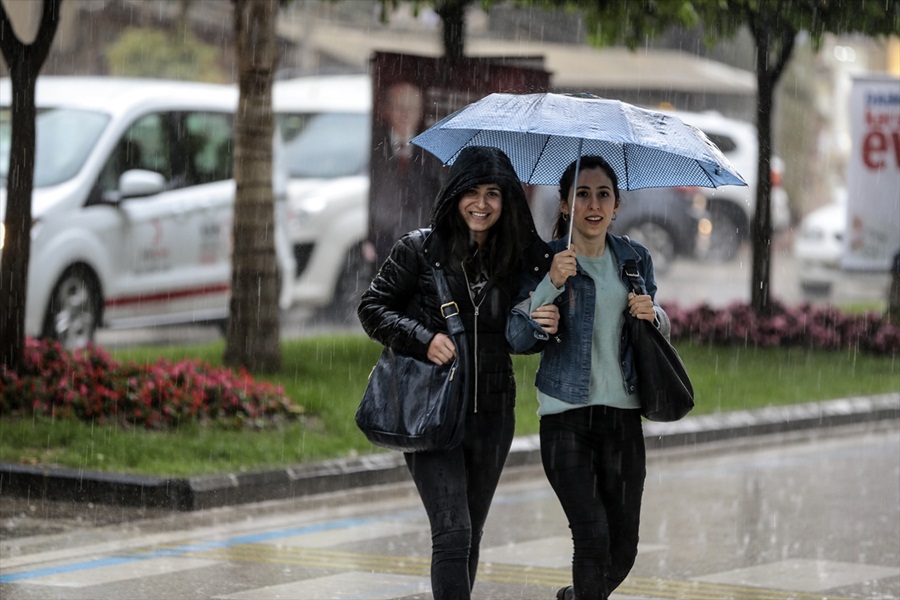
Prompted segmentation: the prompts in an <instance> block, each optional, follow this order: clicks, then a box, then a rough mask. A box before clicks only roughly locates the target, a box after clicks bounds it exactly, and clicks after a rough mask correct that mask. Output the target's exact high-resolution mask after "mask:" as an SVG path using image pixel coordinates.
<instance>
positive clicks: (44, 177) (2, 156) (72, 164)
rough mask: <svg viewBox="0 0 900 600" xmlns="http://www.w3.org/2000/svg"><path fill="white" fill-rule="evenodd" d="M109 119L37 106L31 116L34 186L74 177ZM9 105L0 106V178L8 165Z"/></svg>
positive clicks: (90, 112)
mask: <svg viewBox="0 0 900 600" xmlns="http://www.w3.org/2000/svg"><path fill="white" fill-rule="evenodd" d="M107 123H109V115H106V114H104V113H99V112H93V111H86V110H71V109H55V108H53V109H39V110H38V112H37V115H36V119H35V153H36V154H35V161H34V187H46V186H51V185H57V184H59V183H62V182H63V181H68V180H69V179H71V178H72V177H74V176H75V175H76V174H77V173H78V171H80V170H81V167H82V166H83V165H84V163H85V161H86V160H87V158H88V157H89V156H90V155H91V150H92V149H93V147H94V145H95V144H96V143H97V140H98V139H99V138H100V134H102V133H103V130H104V128H105V127H106V125H107ZM11 135H12V109H11V108H10V107H8V106H4V107H2V108H0V181H6V176H7V170H8V169H9V152H10V136H11Z"/></svg>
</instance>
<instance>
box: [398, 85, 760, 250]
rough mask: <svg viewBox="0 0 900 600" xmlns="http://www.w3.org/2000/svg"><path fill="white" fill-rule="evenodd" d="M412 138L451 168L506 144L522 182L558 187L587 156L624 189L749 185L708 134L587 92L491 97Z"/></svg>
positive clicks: (570, 237) (502, 147) (672, 117)
mask: <svg viewBox="0 0 900 600" xmlns="http://www.w3.org/2000/svg"><path fill="white" fill-rule="evenodd" d="M411 142H412V143H413V144H416V145H417V146H421V147H422V148H425V149H426V150H428V151H429V152H431V153H432V154H434V155H435V156H437V157H438V158H439V159H440V160H441V161H442V162H443V163H444V164H446V165H451V164H453V162H454V161H455V160H456V157H457V156H459V153H460V151H461V150H462V149H463V148H465V147H467V146H493V147H495V148H500V149H501V150H503V151H504V152H505V153H506V154H507V155H508V156H509V159H510V160H511V161H512V164H513V167H514V168H515V170H516V173H517V175H518V176H519V179H520V180H521V181H522V182H524V183H529V184H536V185H557V184H558V183H559V178H560V175H562V172H563V170H564V169H565V168H566V167H567V166H568V165H569V164H570V163H571V162H572V161H573V160H576V159H578V160H580V158H581V157H582V156H587V155H597V156H602V157H603V158H605V159H606V161H607V162H608V163H609V164H610V166H611V167H612V168H613V170H614V171H615V172H616V176H617V177H618V180H619V188H620V189H623V190H636V189H640V188H649V187H669V186H699V187H718V186H720V185H747V183H746V182H745V181H744V179H743V178H742V177H741V176H740V174H738V172H737V171H736V170H735V168H734V167H733V166H732V165H731V163H730V162H729V160H728V159H727V158H726V157H725V155H724V154H722V151H721V150H719V148H718V147H717V146H716V145H715V144H713V143H712V142H711V141H710V140H709V138H707V137H706V135H705V134H704V133H703V132H702V131H700V130H699V129H697V128H695V127H692V126H690V125H688V124H686V123H684V122H683V121H682V120H681V119H679V118H678V117H676V116H674V115H669V114H666V113H664V112H659V111H653V110H647V109H643V108H639V107H637V106H634V105H631V104H627V103H625V102H621V101H619V100H609V99H606V98H599V97H596V96H590V95H587V94H582V95H567V94H552V93H544V94H490V95H489V96H485V97H484V98H482V99H481V100H478V101H477V102H473V103H472V104H469V105H468V106H465V107H463V108H461V109H460V110H458V111H456V112H455V113H453V114H451V115H449V116H447V117H445V118H444V119H442V120H440V121H439V122H437V123H435V124H434V125H432V126H431V127H429V128H428V129H427V130H425V131H423V132H422V133H420V134H419V135H417V136H416V137H414V138H413V139H412V140H411ZM578 166H579V163H576V168H575V179H576V181H577V180H578ZM574 188H575V186H573V193H574ZM571 239H572V233H571V222H570V230H569V242H570V243H571Z"/></svg>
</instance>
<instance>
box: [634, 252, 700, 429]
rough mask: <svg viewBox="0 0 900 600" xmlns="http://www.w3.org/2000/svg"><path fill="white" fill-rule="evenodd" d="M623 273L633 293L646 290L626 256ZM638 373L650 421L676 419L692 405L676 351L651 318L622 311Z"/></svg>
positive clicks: (643, 408) (643, 410)
mask: <svg viewBox="0 0 900 600" xmlns="http://www.w3.org/2000/svg"><path fill="white" fill-rule="evenodd" d="M624 270H625V276H626V277H628V280H629V282H630V283H631V289H632V291H633V292H634V293H635V294H636V295H641V294H646V291H644V289H643V287H642V286H641V282H640V278H639V274H638V269H637V263H636V262H635V261H634V260H631V259H629V260H626V261H625V264H624ZM625 323H626V324H625V326H626V327H627V328H628V334H629V338H630V339H631V348H632V350H633V352H634V366H635V369H636V370H637V375H638V397H639V398H640V401H641V413H642V414H643V415H644V416H645V417H647V418H648V419H650V420H651V421H664V422H668V421H677V420H678V419H680V418H682V417H684V416H685V415H686V414H688V413H689V412H690V411H691V409H692V408H694V388H693V386H692V385H691V380H690V378H689V377H688V374H687V370H686V369H685V368H684V363H683V362H681V357H680V356H678V352H677V351H676V350H675V348H674V347H673V346H672V344H670V343H669V341H668V340H667V339H666V338H665V336H664V335H663V334H662V332H660V331H659V329H657V328H656V327H655V326H654V325H653V323H651V322H650V321H645V320H643V319H638V318H636V317H633V316H631V315H630V314H626V315H625Z"/></svg>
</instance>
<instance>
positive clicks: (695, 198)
mask: <svg viewBox="0 0 900 600" xmlns="http://www.w3.org/2000/svg"><path fill="white" fill-rule="evenodd" d="M621 196H622V203H621V205H620V207H619V212H618V214H617V216H616V221H615V223H613V224H612V227H611V231H612V232H613V233H618V234H624V235H627V236H628V237H630V238H631V239H633V240H637V241H639V242H641V243H642V244H644V245H645V246H647V248H648V249H649V250H650V255H651V256H652V257H653V266H654V270H655V271H656V274H657V275H662V274H664V273H666V272H667V271H668V270H669V269H670V268H671V266H672V262H673V261H674V260H675V259H676V258H679V257H683V258H694V257H695V255H696V251H697V239H698V235H699V230H700V227H701V224H703V223H704V222H706V223H708V220H709V214H708V213H707V212H706V208H705V207H706V198H705V197H704V196H703V193H702V192H700V191H699V188H695V187H668V188H647V189H643V190H631V191H627V192H622V193H621Z"/></svg>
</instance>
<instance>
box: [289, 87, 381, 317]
mask: <svg viewBox="0 0 900 600" xmlns="http://www.w3.org/2000/svg"><path fill="white" fill-rule="evenodd" d="M272 103H273V107H274V110H275V114H276V118H277V122H278V125H279V128H280V130H281V132H282V135H283V137H284V153H285V163H286V165H287V169H288V173H289V176H290V180H289V183H288V234H289V236H290V240H291V243H292V245H293V249H294V259H295V262H296V265H297V272H296V276H297V279H296V281H295V283H294V299H295V301H296V302H297V304H298V305H300V306H305V307H311V308H323V307H333V308H335V309H336V310H338V311H339V312H340V313H341V314H343V315H344V316H346V314H348V313H351V312H352V313H353V314H355V309H356V303H357V300H358V294H359V291H360V286H364V285H367V284H368V281H367V278H368V277H369V267H368V265H367V264H366V263H365V262H364V261H363V258H362V244H363V242H364V241H365V238H366V231H367V229H368V216H369V154H370V153H371V141H370V140H371V112H372V80H371V79H370V78H369V76H368V75H322V76H311V77H301V78H298V79H291V80H283V81H276V82H275V84H274V87H273V90H272Z"/></svg>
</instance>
